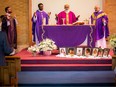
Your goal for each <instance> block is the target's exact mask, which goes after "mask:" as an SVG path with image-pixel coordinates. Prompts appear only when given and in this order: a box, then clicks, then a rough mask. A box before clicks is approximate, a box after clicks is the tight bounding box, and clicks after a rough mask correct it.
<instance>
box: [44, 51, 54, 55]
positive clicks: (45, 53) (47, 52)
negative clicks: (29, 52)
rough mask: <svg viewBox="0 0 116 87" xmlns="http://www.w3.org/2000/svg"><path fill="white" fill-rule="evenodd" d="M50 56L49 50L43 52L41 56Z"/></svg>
mask: <svg viewBox="0 0 116 87" xmlns="http://www.w3.org/2000/svg"><path fill="white" fill-rule="evenodd" d="M51 54H52V52H51V50H47V51H43V55H45V56H50V55H51Z"/></svg>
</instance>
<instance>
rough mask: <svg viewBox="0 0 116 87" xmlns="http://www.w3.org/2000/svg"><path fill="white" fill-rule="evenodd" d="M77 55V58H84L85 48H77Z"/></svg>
mask: <svg viewBox="0 0 116 87" xmlns="http://www.w3.org/2000/svg"><path fill="white" fill-rule="evenodd" d="M76 55H77V56H82V55H83V48H77V49H76Z"/></svg>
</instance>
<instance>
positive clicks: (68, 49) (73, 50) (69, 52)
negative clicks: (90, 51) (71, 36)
mask: <svg viewBox="0 0 116 87" xmlns="http://www.w3.org/2000/svg"><path fill="white" fill-rule="evenodd" d="M67 54H68V55H71V56H73V55H75V48H74V47H69V48H67Z"/></svg>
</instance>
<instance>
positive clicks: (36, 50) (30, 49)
mask: <svg viewBox="0 0 116 87" xmlns="http://www.w3.org/2000/svg"><path fill="white" fill-rule="evenodd" d="M27 51H29V52H31V53H39V52H40V51H39V47H38V46H37V45H34V46H31V47H28V50H27Z"/></svg>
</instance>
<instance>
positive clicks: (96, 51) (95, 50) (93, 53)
mask: <svg viewBox="0 0 116 87" xmlns="http://www.w3.org/2000/svg"><path fill="white" fill-rule="evenodd" d="M98 50H99V49H98V48H93V49H92V56H94V57H96V56H98Z"/></svg>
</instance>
